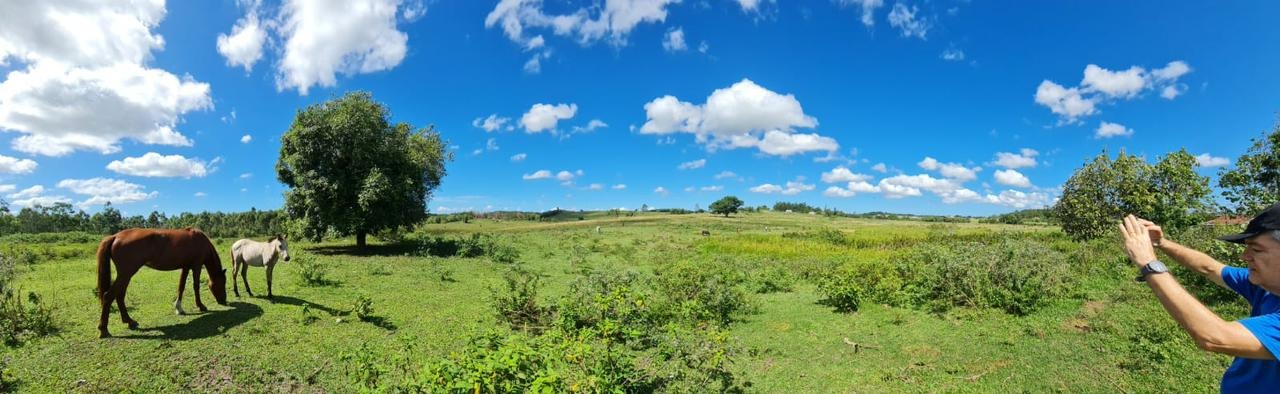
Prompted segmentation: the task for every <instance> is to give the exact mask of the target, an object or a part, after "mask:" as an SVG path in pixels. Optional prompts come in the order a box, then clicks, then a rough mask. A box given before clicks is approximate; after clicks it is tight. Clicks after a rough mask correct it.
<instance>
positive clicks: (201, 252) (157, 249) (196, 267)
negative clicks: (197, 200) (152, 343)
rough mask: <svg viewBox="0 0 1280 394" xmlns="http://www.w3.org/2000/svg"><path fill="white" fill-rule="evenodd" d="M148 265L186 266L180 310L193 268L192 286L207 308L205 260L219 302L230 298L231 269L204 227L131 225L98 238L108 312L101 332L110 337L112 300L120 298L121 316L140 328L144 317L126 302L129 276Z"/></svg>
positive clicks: (101, 297) (100, 283) (100, 288)
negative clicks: (133, 313)
mask: <svg viewBox="0 0 1280 394" xmlns="http://www.w3.org/2000/svg"><path fill="white" fill-rule="evenodd" d="M112 260H114V261H115V266H116V271H117V275H116V280H115V282H112V281H111V265H110V263H111V261H112ZM143 265H146V266H148V267H151V268H153V269H157V270H161V271H173V270H176V269H181V270H182V279H180V280H179V282H178V301H177V302H175V303H174V307H175V309H177V311H178V313H179V314H181V313H182V309H181V304H182V288H183V286H184V285H185V284H186V281H187V272H188V271H193V275H192V280H191V288H192V291H194V292H195V293H196V295H195V298H196V307H197V308H200V311H201V312H204V311H207V310H208V308H205V306H204V303H201V302H200V266H201V265H204V268H205V270H208V271H209V291H210V292H212V293H213V298H215V299H217V301H218V304H221V305H226V304H227V270H225V269H223V268H222V260H221V259H220V258H219V257H218V251H217V250H216V249H214V247H213V242H210V241H209V237H206V236H205V235H204V233H203V232H200V230H193V229H191V228H187V229H183V230H152V229H138V228H134V229H128V230H123V231H121V232H118V233H115V235H111V236H108V237H106V238H103V239H102V243H100V244H98V300H99V301H101V303H102V318H101V319H100V320H99V321H98V334H99V338H106V337H110V336H111V333H110V332H108V331H107V317H108V315H110V314H111V301H112V300H115V302H116V307H117V308H119V309H120V320H121V321H122V322H124V323H125V324H128V325H129V328H130V329H135V330H136V329H137V328H138V322H137V321H134V320H133V319H131V318H129V311H128V310H127V309H125V306H124V296H125V292H126V291H128V289H129V280H130V279H131V278H133V275H134V274H136V273H138V270H139V269H142V266H143Z"/></svg>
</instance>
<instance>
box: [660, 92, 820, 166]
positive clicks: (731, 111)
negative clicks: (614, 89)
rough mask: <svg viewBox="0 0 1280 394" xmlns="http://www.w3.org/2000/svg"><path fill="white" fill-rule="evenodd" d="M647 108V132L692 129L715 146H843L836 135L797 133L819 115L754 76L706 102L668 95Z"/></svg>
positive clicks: (788, 151)
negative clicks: (762, 83)
mask: <svg viewBox="0 0 1280 394" xmlns="http://www.w3.org/2000/svg"><path fill="white" fill-rule="evenodd" d="M644 109H645V115H646V118H647V119H646V121H645V123H644V125H643V126H641V127H640V133H641V134H670V133H691V134H694V135H695V136H696V137H697V141H698V142H699V143H702V144H705V145H707V147H708V148H709V149H713V150H714V149H718V148H726V149H735V148H751V147H754V148H757V149H759V150H760V151H761V152H763V153H765V154H769V155H775V156H784V157H785V156H790V155H793V154H797V153H804V152H810V151H827V152H831V151H835V150H837V149H839V144H838V143H836V141H835V139H832V138H829V137H824V136H821V135H818V134H798V133H795V128H814V127H817V125H818V120H817V119H814V118H813V117H811V116H809V115H806V114H805V113H804V110H803V109H802V107H801V106H800V101H798V100H796V98H795V97H794V96H792V95H790V94H787V95H782V94H778V93H775V92H773V91H770V90H768V89H765V88H763V87H761V86H759V85H756V84H755V83H754V82H752V81H751V80H748V79H743V80H742V81H739V82H738V83H735V84H733V85H732V86H730V87H728V88H722V89H716V90H715V91H714V92H712V93H711V95H710V96H708V97H707V101H706V104H703V105H695V104H693V103H689V102H684V101H680V100H679V99H677V98H676V97H674V96H669V95H668V96H663V97H659V98H656V99H654V100H652V101H650V102H648V103H646V104H645V106H644Z"/></svg>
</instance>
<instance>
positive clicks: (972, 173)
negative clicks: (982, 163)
mask: <svg viewBox="0 0 1280 394" xmlns="http://www.w3.org/2000/svg"><path fill="white" fill-rule="evenodd" d="M917 165H919V166H920V168H923V169H926V170H929V171H938V173H940V174H942V176H943V177H946V178H950V179H955V180H958V181H960V182H966V181H971V180H974V179H977V178H978V174H977V173H978V171H982V167H973V168H969V167H965V166H964V165H961V164H959V163H939V162H938V160H936V159H934V158H932V157H927V156H926V157H925V158H924V160H921V161H920V162H919V163H917Z"/></svg>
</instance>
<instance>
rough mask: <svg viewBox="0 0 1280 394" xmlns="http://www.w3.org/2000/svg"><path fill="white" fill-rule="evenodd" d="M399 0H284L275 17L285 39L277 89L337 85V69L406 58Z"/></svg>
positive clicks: (352, 70)
mask: <svg viewBox="0 0 1280 394" xmlns="http://www.w3.org/2000/svg"><path fill="white" fill-rule="evenodd" d="M399 3H400V0H360V1H359V2H345V1H340V2H321V1H310V0H285V1H284V4H282V5H281V10H280V17H279V20H278V21H276V23H277V25H278V27H277V32H278V33H279V34H280V35H281V38H282V40H283V41H284V45H283V47H284V48H283V53H282V54H281V57H280V60H279V68H278V73H277V75H276V88H277V89H280V90H284V89H291V88H293V89H297V90H298V93H299V94H302V95H306V94H307V91H308V90H309V89H310V88H311V86H315V85H319V86H334V85H335V84H337V80H336V78H335V76H336V74H338V73H342V74H346V75H354V74H367V73H372V72H377V71H382V70H388V69H391V68H393V67H395V66H397V65H399V64H400V62H401V61H402V60H404V56H405V53H406V51H407V50H408V44H407V43H408V40H409V37H408V35H406V34H405V33H404V32H401V31H399V30H397V29H396V7H397V6H398V5H399Z"/></svg>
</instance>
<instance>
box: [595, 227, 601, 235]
mask: <svg viewBox="0 0 1280 394" xmlns="http://www.w3.org/2000/svg"><path fill="white" fill-rule="evenodd" d="M596 234H600V226H596Z"/></svg>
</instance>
